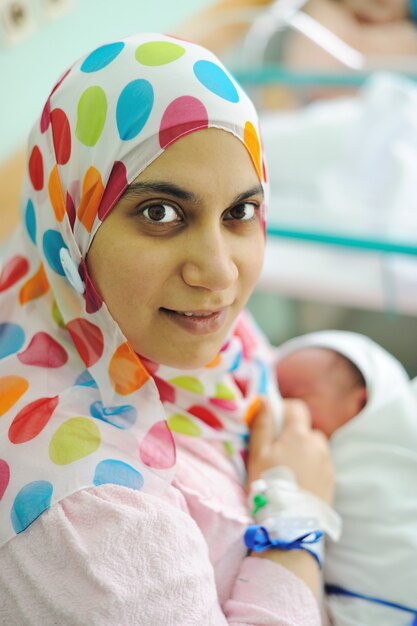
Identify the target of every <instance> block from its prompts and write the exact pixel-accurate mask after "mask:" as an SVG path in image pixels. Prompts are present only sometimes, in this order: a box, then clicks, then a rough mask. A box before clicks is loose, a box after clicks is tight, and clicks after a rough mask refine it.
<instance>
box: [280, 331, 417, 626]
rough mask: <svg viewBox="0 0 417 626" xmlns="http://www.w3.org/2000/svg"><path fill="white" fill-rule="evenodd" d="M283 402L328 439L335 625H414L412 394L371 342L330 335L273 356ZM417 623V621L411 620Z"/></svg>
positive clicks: (416, 558)
mask: <svg viewBox="0 0 417 626" xmlns="http://www.w3.org/2000/svg"><path fill="white" fill-rule="evenodd" d="M276 375H277V380H278V385H279V388H280V391H281V394H282V396H283V397H284V398H301V399H302V400H304V401H305V402H306V404H307V406H308V407H309V409H310V412H311V415H312V423H313V427H314V428H317V429H319V430H321V431H322V432H324V433H325V434H326V435H327V437H329V439H330V446H331V450H332V456H333V460H334V464H335V468H336V497H335V509H336V511H337V512H338V513H339V514H340V515H341V517H342V519H343V533H342V537H341V539H340V541H339V542H338V543H332V542H329V543H328V545H326V559H325V564H324V579H325V583H326V589H327V591H328V595H327V600H326V603H327V609H328V612H329V615H330V619H331V621H332V624H334V626H375V625H376V624H378V626H410V624H411V623H414V622H413V619H414V618H416V616H417V592H416V590H417V568H416V562H417V532H416V520H417V386H416V381H414V382H411V381H410V380H409V377H408V375H407V373H406V372H405V370H404V369H403V368H402V366H401V364H400V363H399V362H398V361H397V360H396V359H395V358H394V357H392V356H391V355H390V354H389V353H388V352H386V351H385V350H384V349H383V348H381V347H380V346H378V345H377V344H376V343H374V342H373V341H371V340H370V339H368V338H367V337H364V336H361V335H358V334H355V333H348V332H341V331H329V332H319V333H312V334H309V335H305V336H303V337H300V338H297V339H293V340H291V341H288V342H286V343H285V344H284V345H282V346H281V347H280V348H279V349H277V351H276ZM415 623H416V624H417V621H416V622H415Z"/></svg>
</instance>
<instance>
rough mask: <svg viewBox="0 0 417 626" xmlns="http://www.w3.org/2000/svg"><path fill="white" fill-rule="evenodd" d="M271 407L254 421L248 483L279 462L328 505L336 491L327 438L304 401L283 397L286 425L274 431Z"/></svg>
mask: <svg viewBox="0 0 417 626" xmlns="http://www.w3.org/2000/svg"><path fill="white" fill-rule="evenodd" d="M274 430H275V427H274V422H273V417H272V413H271V410H270V408H269V407H268V405H267V404H265V405H264V406H263V407H262V408H261V410H260V411H259V413H258V415H257V416H256V417H255V419H254V420H253V422H252V425H251V432H250V442H249V454H248V484H250V483H251V482H252V481H253V480H256V479H257V478H259V477H260V475H261V474H262V472H264V471H265V470H267V469H270V468H272V467H276V466H277V465H285V466H286V467H289V468H290V469H291V470H292V471H293V472H294V474H295V476H296V479H297V482H298V485H299V486H300V487H301V489H304V490H306V491H310V492H311V493H313V494H314V495H316V496H318V497H319V498H321V499H322V500H324V501H325V502H327V504H330V505H331V504H332V501H333V494H334V469H333V463H332V460H331V457H330V450H329V446H328V442H327V439H326V437H325V435H323V433H321V432H320V431H318V430H312V428H311V417H310V412H309V409H308V407H307V405H306V404H305V403H304V402H303V401H302V400H284V426H283V429H282V432H281V434H280V436H279V437H278V438H277V437H276V436H275V434H274Z"/></svg>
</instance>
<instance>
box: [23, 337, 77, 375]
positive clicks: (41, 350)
mask: <svg viewBox="0 0 417 626" xmlns="http://www.w3.org/2000/svg"><path fill="white" fill-rule="evenodd" d="M17 358H18V359H19V361H20V362H21V363H24V364H25V365H35V366H38V367H62V365H65V363H66V362H67V361H68V354H67V352H66V350H65V348H63V347H62V346H61V344H60V343H58V342H57V341H55V339H54V338H53V337H51V335H48V333H44V332H39V333H36V334H35V335H33V337H32V339H31V341H30V343H29V345H28V347H27V348H26V350H24V351H23V352H20V353H19V354H18V355H17Z"/></svg>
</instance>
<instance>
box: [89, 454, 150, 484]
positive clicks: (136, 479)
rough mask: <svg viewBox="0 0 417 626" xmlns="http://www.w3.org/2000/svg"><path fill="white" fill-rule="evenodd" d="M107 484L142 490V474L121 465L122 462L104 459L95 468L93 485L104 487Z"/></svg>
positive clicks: (124, 464) (125, 464)
mask: <svg viewBox="0 0 417 626" xmlns="http://www.w3.org/2000/svg"><path fill="white" fill-rule="evenodd" d="M107 483H112V484H114V485H122V486H123V487H130V488H131V489H142V487H143V483H144V480H143V476H142V474H141V473H140V472H138V471H137V470H136V469H134V468H133V467H132V466H131V465H128V464H127V463H123V461H115V460H114V459H106V460H105V461H101V462H100V463H99V464H98V465H97V467H96V471H95V474H94V484H95V485H105V484H107Z"/></svg>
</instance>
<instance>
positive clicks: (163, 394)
mask: <svg viewBox="0 0 417 626" xmlns="http://www.w3.org/2000/svg"><path fill="white" fill-rule="evenodd" d="M154 381H155V385H156V386H157V389H158V392H159V398H160V400H161V402H171V403H175V399H176V396H175V389H174V387H173V385H170V384H169V383H167V382H166V380H163V379H162V378H158V376H154Z"/></svg>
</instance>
